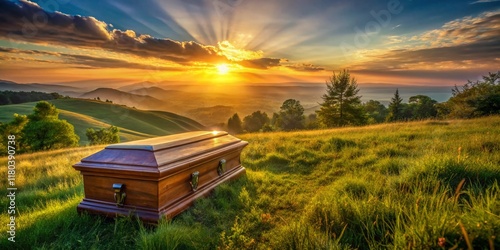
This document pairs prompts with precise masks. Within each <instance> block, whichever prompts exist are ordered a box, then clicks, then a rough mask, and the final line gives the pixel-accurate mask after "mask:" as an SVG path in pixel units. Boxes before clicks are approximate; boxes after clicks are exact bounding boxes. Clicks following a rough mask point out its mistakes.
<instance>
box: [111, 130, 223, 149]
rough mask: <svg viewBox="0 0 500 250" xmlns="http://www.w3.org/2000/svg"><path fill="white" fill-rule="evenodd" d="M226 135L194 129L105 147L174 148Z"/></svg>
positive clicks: (220, 132)
mask: <svg viewBox="0 0 500 250" xmlns="http://www.w3.org/2000/svg"><path fill="white" fill-rule="evenodd" d="M225 135H227V132H224V131H194V132H187V133H181V134H174V135H167V136H161V137H155V138H149V139H144V140H138V141H130V142H124V143H118V144H111V145H109V146H107V147H106V148H107V149H140V150H147V151H159V150H164V149H169V148H175V147H179V146H182V145H186V144H190V143H194V142H199V141H203V140H209V139H213V138H217V137H222V136H225Z"/></svg>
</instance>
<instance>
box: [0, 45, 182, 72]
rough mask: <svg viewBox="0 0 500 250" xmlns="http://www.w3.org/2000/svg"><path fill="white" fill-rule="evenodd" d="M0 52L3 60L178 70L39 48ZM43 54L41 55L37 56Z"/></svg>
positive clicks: (75, 65) (2, 48)
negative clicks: (49, 58)
mask: <svg viewBox="0 0 500 250" xmlns="http://www.w3.org/2000/svg"><path fill="white" fill-rule="evenodd" d="M0 52H4V54H3V55H0V58H2V59H4V60H19V59H20V58H22V59H23V60H29V61H32V62H41V63H55V62H64V63H65V64H71V65H74V66H69V67H73V68H74V67H77V68H87V69H89V68H134V69H146V70H162V71H178V70H179V68H178V67H165V66H157V65H155V66H153V65H145V64H141V63H135V62H129V61H126V60H121V59H115V58H106V57H95V56H89V55H74V54H68V53H58V52H50V51H40V50H20V49H13V48H5V47H0ZM8 53H10V54H15V57H13V56H10V55H9V56H7V54H8ZM38 56H43V57H38ZM47 56H52V57H53V58H57V60H54V59H52V60H48V58H47ZM37 58H45V59H44V60H40V59H37Z"/></svg>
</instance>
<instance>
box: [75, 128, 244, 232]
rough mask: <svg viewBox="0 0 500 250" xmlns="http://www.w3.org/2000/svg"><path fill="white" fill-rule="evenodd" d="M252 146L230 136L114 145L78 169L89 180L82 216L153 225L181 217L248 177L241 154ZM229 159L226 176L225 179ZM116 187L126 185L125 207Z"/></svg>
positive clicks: (198, 135) (195, 134) (191, 135)
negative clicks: (194, 181) (195, 178)
mask: <svg viewBox="0 0 500 250" xmlns="http://www.w3.org/2000/svg"><path fill="white" fill-rule="evenodd" d="M247 144H248V143H247V142H245V141H242V140H240V139H238V138H236V137H233V136H231V135H229V134H227V133H226V132H218V133H213V132H211V131H198V132H190V133H184V134H178V135H174V136H165V137H157V138H152V139H146V140H141V141H136V142H128V143H123V144H114V145H110V146H108V147H106V148H105V149H104V150H102V151H100V152H97V153H96V154H93V155H91V156H89V157H86V158H84V159H82V161H81V162H79V163H77V164H75V165H74V166H73V167H74V168H75V169H76V170H79V171H80V172H81V174H82V175H83V179H84V191H85V198H84V200H83V201H82V202H81V203H80V204H79V205H78V211H79V212H83V211H87V212H90V213H97V214H103V215H106V216H116V215H129V214H132V215H136V216H138V217H139V218H141V219H142V220H144V221H147V222H153V223H154V222H156V221H157V220H158V219H159V218H160V217H161V216H169V217H172V216H175V215H177V214H178V213H180V212H182V211H183V210H185V209H187V208H188V207H189V206H190V205H191V204H192V203H193V202H194V200H195V199H197V198H199V197H202V196H204V195H207V194H209V193H210V191H211V190H213V188H215V187H216V186H217V185H219V184H221V183H223V182H225V181H228V180H231V179H234V178H237V177H239V176H241V175H243V174H244V173H245V168H243V167H242V166H241V161H240V155H241V151H242V150H243V148H244V147H245V146H246V145H247ZM223 159H224V160H225V161H226V166H225V171H224V173H223V174H222V175H220V176H219V174H218V172H217V168H218V166H219V162H220V161H221V160H223ZM194 172H198V173H199V184H198V189H197V190H196V191H193V190H192V188H191V185H190V181H191V174H192V173H194ZM115 183H120V184H124V186H125V188H124V190H123V192H125V193H126V198H125V200H124V203H123V206H122V207H120V206H117V205H116V202H115V200H114V194H115V192H114V190H113V189H112V186H113V184H115Z"/></svg>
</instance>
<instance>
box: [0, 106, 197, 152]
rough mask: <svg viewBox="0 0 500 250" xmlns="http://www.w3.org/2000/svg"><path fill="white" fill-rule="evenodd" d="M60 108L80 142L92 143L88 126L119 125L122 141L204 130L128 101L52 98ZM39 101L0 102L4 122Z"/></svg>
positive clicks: (190, 121)
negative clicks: (122, 102) (87, 131)
mask: <svg viewBox="0 0 500 250" xmlns="http://www.w3.org/2000/svg"><path fill="white" fill-rule="evenodd" d="M49 102H50V103H52V104H54V105H55V106H56V107H57V108H58V110H59V118H60V119H63V120H66V121H68V122H69V123H70V124H72V125H73V126H74V127H75V133H76V134H77V135H78V136H79V137H80V145H86V144H88V139H87V136H86V135H85V132H86V130H87V129H88V128H93V129H100V128H108V127H109V126H111V125H115V126H117V127H118V128H119V129H120V133H119V135H120V139H121V141H122V142H125V141H133V140H140V139H145V138H150V137H154V136H161V135H169V134H175V133H182V132H187V131H192V130H200V129H203V128H204V127H203V126H202V125H201V124H199V123H198V122H196V121H194V120H191V119H189V118H187V117H183V116H180V115H177V114H174V113H170V112H165V111H145V110H138V109H135V108H130V107H127V106H124V105H118V104H113V103H106V102H102V101H96V100H90V99H76V98H72V99H57V100H50V101H49ZM35 105H36V102H29V103H22V104H11V105H4V106H0V122H4V123H7V122H10V121H11V120H12V117H13V116H12V115H13V114H14V113H17V114H21V115H29V114H31V113H32V112H33V107H35Z"/></svg>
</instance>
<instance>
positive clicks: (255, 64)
mask: <svg viewBox="0 0 500 250" xmlns="http://www.w3.org/2000/svg"><path fill="white" fill-rule="evenodd" d="M280 61H281V59H277V58H259V59H252V60H243V61H240V62H238V64H240V65H241V66H244V67H247V68H254V69H268V68H271V67H277V66H280Z"/></svg>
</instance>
